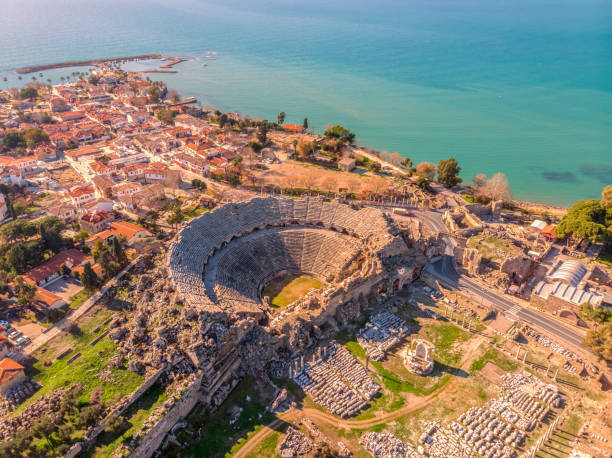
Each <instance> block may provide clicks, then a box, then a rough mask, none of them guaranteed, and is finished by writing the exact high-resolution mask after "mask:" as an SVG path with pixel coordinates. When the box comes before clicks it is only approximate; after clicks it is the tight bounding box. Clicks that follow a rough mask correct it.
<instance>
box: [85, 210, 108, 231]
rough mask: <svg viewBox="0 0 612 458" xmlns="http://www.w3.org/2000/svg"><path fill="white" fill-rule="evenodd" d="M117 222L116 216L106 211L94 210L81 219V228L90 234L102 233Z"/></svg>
mask: <svg viewBox="0 0 612 458" xmlns="http://www.w3.org/2000/svg"><path fill="white" fill-rule="evenodd" d="M114 220H115V214H114V213H113V212H110V211H106V210H94V211H91V212H87V213H85V214H83V215H81V217H80V218H79V226H80V227H81V229H83V230H84V231H87V232H90V233H96V232H100V231H101V230H103V229H105V228H106V227H107V225H108V224H109V223H110V222H111V221H114Z"/></svg>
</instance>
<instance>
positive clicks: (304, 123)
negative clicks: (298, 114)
mask: <svg viewBox="0 0 612 458" xmlns="http://www.w3.org/2000/svg"><path fill="white" fill-rule="evenodd" d="M302 127H303V128H304V130H306V129H308V118H304V122H303V123H302Z"/></svg>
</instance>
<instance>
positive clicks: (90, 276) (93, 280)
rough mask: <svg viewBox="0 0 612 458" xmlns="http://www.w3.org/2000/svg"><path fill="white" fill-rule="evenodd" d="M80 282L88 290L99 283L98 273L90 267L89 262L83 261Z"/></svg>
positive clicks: (94, 287)
mask: <svg viewBox="0 0 612 458" xmlns="http://www.w3.org/2000/svg"><path fill="white" fill-rule="evenodd" d="M81 284H82V285H83V287H84V288H85V289H86V290H88V291H93V290H95V289H96V288H97V287H98V285H99V284H100V279H99V278H98V275H96V273H95V272H94V270H93V269H92V268H91V264H90V263H89V262H87V263H85V265H84V266H83V273H82V274H81Z"/></svg>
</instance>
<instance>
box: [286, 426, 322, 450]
mask: <svg viewBox="0 0 612 458" xmlns="http://www.w3.org/2000/svg"><path fill="white" fill-rule="evenodd" d="M314 449H315V443H314V442H313V441H311V440H310V439H308V438H307V437H306V436H305V435H304V434H302V433H301V432H300V431H299V430H298V429H297V428H295V427H294V426H289V427H288V428H287V432H286V433H285V437H284V438H283V440H282V442H281V443H280V445H279V452H280V456H282V457H283V458H291V457H294V456H303V455H308V454H310V453H311V452H312V451H313V450H314Z"/></svg>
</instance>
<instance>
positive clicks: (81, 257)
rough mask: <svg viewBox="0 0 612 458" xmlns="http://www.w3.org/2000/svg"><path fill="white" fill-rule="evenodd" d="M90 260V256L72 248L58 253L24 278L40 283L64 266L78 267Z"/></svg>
mask: <svg viewBox="0 0 612 458" xmlns="http://www.w3.org/2000/svg"><path fill="white" fill-rule="evenodd" d="M88 258H90V256H88V255H86V254H85V253H83V252H82V251H79V250H77V249H76V248H70V249H68V250H64V251H61V252H59V253H57V254H56V255H55V256H53V257H52V258H51V259H49V260H48V261H45V262H43V263H42V264H41V265H40V266H38V267H35V268H34V269H32V270H30V271H29V272H28V273H26V274H25V275H24V277H25V279H26V280H30V281H31V282H32V283H38V282H39V281H41V280H44V279H45V278H47V277H50V276H51V275H53V274H54V273H56V272H59V269H60V267H61V265H62V264H71V265H73V266H78V265H79V264H82V263H83V262H85V260H87V259H88Z"/></svg>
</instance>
